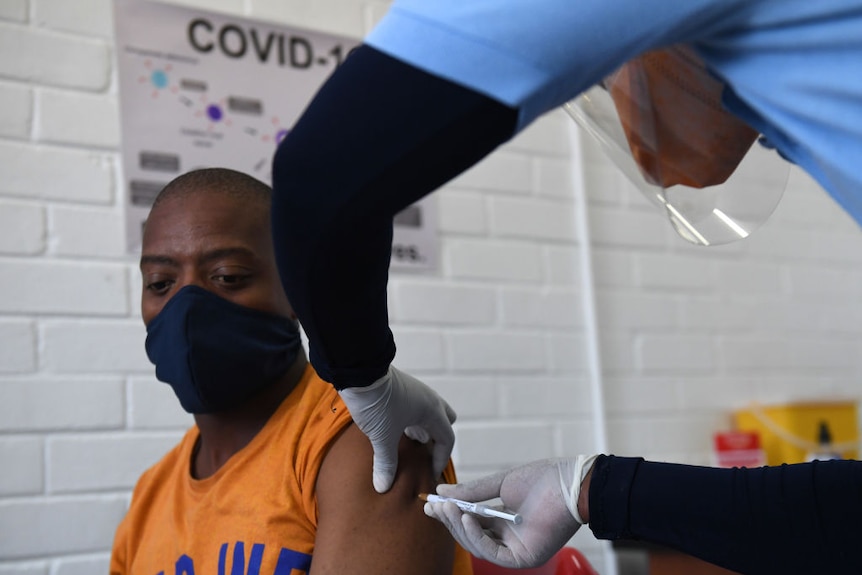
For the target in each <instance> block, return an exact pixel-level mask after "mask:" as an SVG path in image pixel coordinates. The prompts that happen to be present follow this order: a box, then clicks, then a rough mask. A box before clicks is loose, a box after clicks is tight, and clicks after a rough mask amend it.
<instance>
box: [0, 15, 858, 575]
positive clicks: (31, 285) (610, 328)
mask: <svg viewBox="0 0 862 575" xmlns="http://www.w3.org/2000/svg"><path fill="white" fill-rule="evenodd" d="M176 1H177V3H182V4H184V5H192V6H199V7H201V8H207V9H213V10H219V11H223V12H227V13H231V14H235V15H245V16H252V17H256V18H262V19H268V20H271V21H274V22H283V23H288V24H291V25H296V26H306V27H311V28H315V29H319V30H323V31H328V32H334V33H339V34H347V35H351V36H354V37H357V38H358V37H361V36H362V35H363V34H364V33H365V32H366V31H367V30H368V28H369V27H370V26H371V25H372V24H373V23H374V22H375V21H377V20H378V19H379V18H380V17H381V16H382V15H383V13H384V12H385V10H386V8H387V6H388V2H386V1H385V0H314V1H312V0H289V1H285V0H218V1H212V0H182V1H180V0H176ZM73 4H74V6H73ZM110 11H111V2H110V0H76V1H75V2H74V3H73V2H69V1H68V0H29V1H28V0H3V1H0V171H2V177H0V467H2V468H3V470H4V471H3V472H2V473H0V533H2V534H3V536H2V537H0V574H8V575H12V574H27V575H48V574H49V573H50V574H51V575H78V574H83V573H95V572H105V569H106V567H107V561H108V555H109V552H110V546H111V541H112V538H113V532H114V529H115V527H116V524H117V522H118V521H119V520H120V518H121V517H122V516H123V514H124V512H125V509H126V505H127V502H128V497H129V493H130V489H131V486H132V485H133V483H134V481H135V479H136V478H137V475H138V474H139V473H140V471H141V470H142V469H144V468H145V467H146V466H147V465H149V464H151V463H152V462H153V461H154V460H155V459H157V458H158V457H159V455H160V454H161V453H164V452H165V451H166V450H167V449H168V448H169V447H170V446H171V445H172V444H173V443H174V442H176V441H177V439H178V438H179V437H180V436H181V434H182V433H183V431H184V430H185V429H187V428H188V426H189V425H190V424H191V422H192V420H191V417H190V416H189V415H188V414H186V413H184V412H183V411H182V410H181V409H180V408H179V407H178V405H177V402H176V400H175V398H174V396H173V395H172V393H171V390H170V388H169V387H168V386H166V385H164V384H161V383H159V382H157V381H156V380H155V377H154V374H153V368H152V365H151V364H150V363H149V361H148V360H147V358H146V355H145V353H144V350H143V343H144V337H145V330H144V327H143V325H142V322H141V320H140V315H139V299H140V290H141V287H140V278H139V275H138V271H137V262H136V261H135V258H134V257H133V256H130V255H128V254H126V253H125V251H124V247H123V244H124V239H125V235H124V234H125V230H124V223H123V222H124V211H123V210H124V208H125V205H126V200H125V198H124V197H123V191H122V190H121V189H120V186H119V169H120V161H119V145H120V134H119V128H118V125H119V111H118V99H117V92H116V85H115V83H116V82H115V78H116V73H117V71H116V70H115V69H114V61H113V56H112V53H113V50H114V49H115V46H114V41H113V31H112V25H111V22H110ZM572 133H573V128H572V124H571V121H570V120H569V118H568V117H567V116H566V115H565V114H563V113H562V112H560V111H555V112H552V113H550V114H548V115H547V116H545V117H543V118H541V119H539V120H538V121H537V122H536V123H535V124H533V125H531V126H529V127H528V128H527V129H526V130H525V131H524V132H523V133H521V134H520V135H518V136H517V137H515V138H514V139H513V140H512V141H510V142H508V143H506V144H505V145H503V146H502V147H501V148H500V149H499V150H497V151H496V152H494V153H493V154H491V155H490V156H489V157H488V158H487V159H485V160H484V161H482V162H481V163H480V164H479V165H477V166H475V167H474V168H473V169H471V170H469V171H468V172H466V173H464V174H462V175H461V176H459V177H458V178H456V179H455V180H453V181H452V182H450V183H449V184H447V185H446V186H445V187H444V189H443V190H441V191H440V192H439V193H438V194H437V196H438V197H437V201H438V210H439V214H438V217H439V237H440V265H439V269H438V270H436V271H434V272H430V273H420V274H417V273H410V274H408V273H393V274H392V277H391V278H390V284H389V305H390V317H391V321H392V329H393V332H394V333H395V337H396V343H397V345H398V355H397V357H396V364H397V365H398V366H399V367H401V368H403V369H406V370H408V371H410V372H413V373H415V374H417V375H418V376H420V377H422V378H423V379H425V380H426V381H427V382H428V383H429V384H430V385H431V386H432V387H434V388H435V389H437V390H438V391H439V392H440V393H442V394H443V395H444V396H445V397H446V398H447V400H448V401H449V402H450V403H451V404H452V405H453V406H454V407H455V408H456V410H457V411H458V413H459V418H458V422H457V424H456V433H457V446H456V452H455V459H456V463H457V465H458V470H459V477H460V478H461V479H470V478H472V477H477V476H479V475H482V474H484V473H487V472H492V471H496V470H499V469H501V468H502V467H504V466H508V465H514V464H518V463H523V462H526V461H528V460H532V459H537V458H542V457H555V456H568V455H576V454H578V453H582V452H590V451H594V450H595V438H596V434H595V430H594V429H593V427H592V425H593V419H594V418H593V417H592V414H591V411H592V409H591V403H590V402H591V398H590V369H589V367H590V365H589V361H590V359H589V355H588V344H589V342H590V341H591V340H592V339H594V340H595V341H597V342H598V347H599V350H600V352H601V373H602V375H603V382H604V393H605V396H606V413H607V417H608V419H607V423H608V429H607V432H608V433H607V435H608V439H609V446H608V447H609V449H610V450H611V451H613V452H614V453H618V454H621V455H642V456H646V457H651V458H655V459H661V460H667V461H683V462H691V463H708V462H709V460H710V458H709V449H710V437H711V434H712V433H713V432H714V431H717V430H720V429H727V428H728V427H729V425H730V418H729V414H730V412H731V411H732V410H733V409H735V408H738V407H742V406H745V405H746V404H747V403H748V402H750V401H752V400H756V401H761V402H785V401H791V400H798V399H814V398H822V397H841V398H850V399H852V400H854V401H857V400H859V398H860V391H859V389H860V386H859V382H860V378H862V354H859V353H858V351H857V350H858V349H859V346H860V344H862V233H860V230H859V228H858V226H856V224H855V223H853V222H852V221H850V219H849V218H848V217H847V216H846V215H845V214H844V213H843V212H841V210H840V208H838V207H837V205H835V204H834V203H833V202H832V201H831V200H830V199H829V197H828V196H827V195H826V194H825V193H823V192H822V190H820V189H818V188H817V186H816V185H815V184H814V183H813V182H812V181H811V180H810V178H808V177H807V176H805V175H803V174H801V173H800V172H799V171H798V170H794V171H793V172H792V177H791V181H790V183H789V184H788V189H787V191H786V193H785V198H784V200H783V201H782V203H781V204H780V205H779V208H778V210H777V211H776V213H775V214H774V216H773V217H772V218H771V219H770V221H769V222H768V223H767V224H766V225H765V226H764V227H763V228H762V229H760V230H759V231H757V232H756V233H755V234H753V235H752V237H750V238H748V239H747V240H746V241H745V242H741V243H739V244H735V245H730V246H724V247H718V248H715V249H712V248H710V249H704V248H695V247H693V246H690V245H689V244H687V243H686V242H684V241H683V240H681V239H679V238H678V237H677V236H676V235H675V234H674V232H673V231H672V229H671V228H670V226H669V225H668V224H667V222H666V219H665V217H664V216H663V215H661V214H660V213H659V212H657V211H655V210H653V209H652V208H651V207H650V205H649V204H648V202H646V200H644V199H643V198H642V197H641V196H640V195H639V192H638V191H637V190H636V189H635V188H634V186H633V185H632V184H631V183H629V182H628V181H627V180H626V179H625V177H624V176H623V175H621V174H620V173H619V172H618V171H617V170H616V168H615V167H614V166H613V164H612V163H611V162H609V161H608V160H607V159H606V158H605V157H604V156H603V155H602V153H601V152H600V151H599V150H598V149H597V148H596V146H595V145H594V144H592V143H591V142H590V141H589V140H587V139H585V138H581V139H580V146H579V147H573V146H572ZM577 190H582V191H583V193H584V195H585V197H586V201H587V206H588V207H587V212H588V213H587V214H586V216H587V217H586V221H587V222H588V224H589V228H590V230H589V231H590V236H589V238H584V236H583V234H584V232H585V230H582V229H579V226H578V224H577V222H578V221H579V217H577V216H580V214H578V213H577V212H576V209H577V207H576V206H577V205H578V204H577V202H576V196H575V192H576V191H577ZM584 240H586V241H584ZM587 250H589V251H587ZM585 254H589V255H590V257H591V259H592V263H593V269H592V271H593V276H594V284H595V285H594V286H593V288H594V290H595V294H596V302H595V304H596V309H595V312H596V317H597V320H598V326H597V327H598V333H596V334H593V333H589V332H588V330H587V325H588V322H587V318H588V311H589V308H588V307H587V306H588V305H589V302H588V301H586V300H585V299H584V295H585V294H586V293H588V290H587V289H586V288H587V287H589V286H586V284H585V282H586V281H587V279H588V277H589V275H588V274H585V273H584V272H585V270H584V269H583V267H582V265H583V263H584V262H585V261H586V260H585V257H584V256H585ZM7 469H8V470H9V471H7ZM576 544H577V545H579V546H581V547H584V548H586V549H587V550H588V551H590V550H593V552H594V551H595V549H597V546H596V543H595V540H593V539H592V536H591V534H590V533H589V531H588V530H581V532H579V534H578V536H577V538H576ZM590 558H591V559H593V558H594V555H590ZM599 560H600V559H599ZM599 570H600V571H601V569H599Z"/></svg>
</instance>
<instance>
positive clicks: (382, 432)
mask: <svg viewBox="0 0 862 575" xmlns="http://www.w3.org/2000/svg"><path fill="white" fill-rule="evenodd" d="M338 394H339V395H340V396H341V399H342V400H344V404H345V405H347V409H348V411H350V415H351V416H352V417H353V421H354V423H356V425H357V426H358V427H359V429H360V430H362V433H364V434H365V435H367V436H368V439H370V440H371V446H372V447H373V448H374V472H373V480H374V489H375V490H376V491H377V492H378V493H385V492H386V491H389V488H390V487H392V482H393V481H394V480H395V471H396V470H397V469H398V442H399V441H400V440H401V434H402V433H406V434H407V436H408V437H410V438H411V439H415V440H417V441H421V442H422V443H428V441H429V440H433V441H434V446H433V455H432V457H433V459H432V464H433V468H434V477H439V476H440V474H441V473H442V472H443V469H445V467H446V463H447V462H448V461H449V456H450V455H451V454H452V447H454V445H455V432H454V431H452V423H454V422H455V410H453V409H452V408H451V407H450V406H449V404H448V403H446V401H445V400H444V399H443V398H442V397H440V395H438V394H437V392H436V391H434V390H433V389H431V388H430V387H428V386H427V385H425V384H424V383H422V382H421V381H419V380H418V379H416V378H415V377H413V376H411V375H409V374H407V373H404V372H403V371H400V370H398V369H396V368H395V367H392V366H389V372H388V373H387V374H386V375H384V376H383V377H381V378H380V379H378V380H377V381H375V382H374V383H372V384H371V385H369V386H368V387H349V388H346V389H342V390H341V391H339V392H338Z"/></svg>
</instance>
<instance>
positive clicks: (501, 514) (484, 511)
mask: <svg viewBox="0 0 862 575" xmlns="http://www.w3.org/2000/svg"><path fill="white" fill-rule="evenodd" d="M419 499H421V500H422V501H427V502H429V503H446V502H447V501H448V502H451V503H454V504H455V505H457V506H458V509H460V510H461V511H466V512H467V513H473V514H475V515H479V516H480V517H497V518H499V519H505V520H506V521H511V522H512V523H514V524H515V525H520V523H521V520H522V519H521V516H520V515H519V514H517V513H506V512H505V511H500V510H499V509H494V508H493V507H491V506H489V505H484V504H482V503H470V502H469V501H461V500H460V499H455V498H453V497H443V496H441V495H434V494H433V493H430V494H429V493H420V494H419Z"/></svg>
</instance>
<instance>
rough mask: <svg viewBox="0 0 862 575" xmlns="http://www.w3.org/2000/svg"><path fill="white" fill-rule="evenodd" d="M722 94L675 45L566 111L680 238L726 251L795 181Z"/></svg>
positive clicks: (627, 68)
mask: <svg viewBox="0 0 862 575" xmlns="http://www.w3.org/2000/svg"><path fill="white" fill-rule="evenodd" d="M723 89H724V84H723V83H722V82H721V81H720V80H719V79H718V78H716V77H715V76H714V75H712V74H711V73H710V72H709V71H708V70H707V68H706V66H705V65H704V64H703V62H702V61H701V60H700V58H699V57H698V56H697V55H696V54H695V53H694V51H692V50H691V49H690V48H687V47H684V46H672V47H671V48H667V49H664V50H659V51H655V52H650V53H647V54H644V55H643V56H640V57H639V58H637V59H635V60H632V61H630V62H627V63H626V64H624V65H623V66H622V67H621V68H620V69H619V70H617V71H616V72H614V73H613V74H611V75H610V76H608V77H607V78H605V80H604V81H603V82H602V83H601V84H600V85H596V86H594V87H593V88H591V89H590V90H588V91H587V92H585V93H584V94H582V95H581V96H579V97H578V98H576V99H574V100H572V101H571V102H569V103H567V104H566V105H565V106H564V109H565V110H566V111H567V112H568V113H569V115H570V116H572V117H573V118H574V119H575V121H576V122H577V123H578V124H579V125H580V126H581V127H582V128H584V129H585V130H586V131H587V132H588V133H589V134H591V135H592V136H593V137H595V138H596V139H597V140H598V141H599V143H600V145H601V147H602V148H603V149H604V150H605V152H606V153H607V154H608V155H609V156H610V158H611V159H612V160H613V161H614V162H615V163H616V164H617V166H618V167H619V168H621V169H622V171H623V172H624V173H625V174H626V176H627V177H628V178H629V179H630V180H631V181H632V182H633V183H634V184H635V186H637V187H638V188H639V189H640V190H641V191H642V192H643V193H644V195H646V197H647V198H648V199H649V200H650V201H652V202H653V203H654V204H655V205H656V206H657V207H659V208H660V209H661V210H663V211H664V212H665V213H666V214H667V216H668V218H669V219H670V222H671V224H672V225H673V227H674V229H675V230H676V231H677V233H678V234H679V235H680V236H682V237H683V238H685V239H686V240H688V241H689V242H691V243H693V244H698V245H704V246H709V245H720V244H726V243H728V242H732V241H735V240H739V239H742V238H745V237H747V236H748V235H749V234H751V233H752V232H753V231H754V230H755V229H757V228H758V227H759V226H760V225H761V224H762V223H763V222H764V221H766V219H767V218H768V217H769V216H770V214H772V212H773V210H775V207H776V205H777V204H778V202H779V200H780V199H781V196H782V194H783V193H784V189H785V187H786V185H787V180H788V177H789V174H790V164H789V163H788V162H786V161H785V160H784V159H782V158H781V157H780V156H779V155H778V154H777V153H776V152H775V151H773V150H771V149H768V148H766V147H764V146H762V145H760V144H758V143H756V142H757V140H758V133H757V132H756V131H755V130H754V129H752V128H751V127H749V126H748V125H747V124H745V123H744V122H742V121H741V120H739V119H738V118H736V116H734V115H733V114H731V113H730V112H728V111H727V110H725V109H724V107H723V105H722V102H721V95H722V90H723Z"/></svg>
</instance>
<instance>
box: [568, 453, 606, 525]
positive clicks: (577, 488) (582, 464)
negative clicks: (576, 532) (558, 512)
mask: <svg viewBox="0 0 862 575" xmlns="http://www.w3.org/2000/svg"><path fill="white" fill-rule="evenodd" d="M597 457H598V454H596V455H578V457H577V458H576V459H575V472H574V474H573V475H574V476H573V477H572V486H571V488H570V489H569V497H568V498H567V499H566V504H567V505H568V507H569V512H571V514H572V517H574V518H575V521H577V522H578V523H580V524H581V525H583V524H584V523H586V521H584V520H583V519H582V518H581V514H580V513H578V498H579V497H580V495H581V483H583V482H584V478H585V477H586V476H587V473H589V472H590V469H592V468H593V463H595V462H596V458H597ZM564 493H565V491H564Z"/></svg>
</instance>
